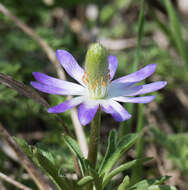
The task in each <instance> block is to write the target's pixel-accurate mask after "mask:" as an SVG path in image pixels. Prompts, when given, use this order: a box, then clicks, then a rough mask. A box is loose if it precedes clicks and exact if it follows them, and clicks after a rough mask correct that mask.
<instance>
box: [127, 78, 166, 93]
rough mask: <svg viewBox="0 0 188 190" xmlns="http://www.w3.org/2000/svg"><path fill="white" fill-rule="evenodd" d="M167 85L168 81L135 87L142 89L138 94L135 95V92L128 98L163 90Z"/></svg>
mask: <svg viewBox="0 0 188 190" xmlns="http://www.w3.org/2000/svg"><path fill="white" fill-rule="evenodd" d="M166 84H167V82H166V81H157V82H152V83H150V84H145V85H140V86H135V87H141V88H140V89H139V90H138V91H137V92H135V93H134V92H133V93H132V94H131V95H128V96H137V95H142V94H146V93H150V92H154V91H157V90H159V89H161V88H163V87H164V86H166ZM133 88H134V87H133ZM125 96H126V95H125Z"/></svg>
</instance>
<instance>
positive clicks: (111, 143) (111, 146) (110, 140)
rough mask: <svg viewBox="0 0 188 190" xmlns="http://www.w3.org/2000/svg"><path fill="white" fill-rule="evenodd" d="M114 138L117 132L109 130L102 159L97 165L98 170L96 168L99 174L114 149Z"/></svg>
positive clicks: (115, 138)
mask: <svg viewBox="0 0 188 190" xmlns="http://www.w3.org/2000/svg"><path fill="white" fill-rule="evenodd" d="M116 140H117V132H116V131H115V130H112V131H110V135H109V137H108V147H107V151H106V154H105V156H104V159H103V160H102V162H101V165H100V167H99V170H98V172H99V174H100V173H101V172H102V170H103V168H104V166H105V164H106V162H107V161H108V159H109V158H110V157H111V155H112V154H113V152H114V151H115V150H116Z"/></svg>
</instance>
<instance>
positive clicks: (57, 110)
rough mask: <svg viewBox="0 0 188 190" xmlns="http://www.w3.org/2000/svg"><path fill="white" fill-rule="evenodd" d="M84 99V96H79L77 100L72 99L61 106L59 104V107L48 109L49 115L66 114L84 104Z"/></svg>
mask: <svg viewBox="0 0 188 190" xmlns="http://www.w3.org/2000/svg"><path fill="white" fill-rule="evenodd" d="M83 100H84V98H83V96H79V97H76V98H72V99H71V100H67V101H65V102H63V103H61V104H58V105H57V106H54V107H52V108H49V109H48V113H61V112H65V111H67V110H69V109H71V108H73V107H75V106H77V105H79V104H81V103H82V102H83Z"/></svg>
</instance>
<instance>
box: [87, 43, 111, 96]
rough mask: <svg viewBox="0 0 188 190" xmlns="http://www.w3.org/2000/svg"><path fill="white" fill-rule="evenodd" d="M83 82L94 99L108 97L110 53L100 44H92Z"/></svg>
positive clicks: (88, 52) (88, 53)
mask: <svg viewBox="0 0 188 190" xmlns="http://www.w3.org/2000/svg"><path fill="white" fill-rule="evenodd" d="M85 71H86V73H85V75H84V77H83V81H84V82H85V84H86V85H87V86H88V90H89V95H90V97H91V98H94V99H101V98H103V97H105V96H106V92H107V85H108V82H109V69H108V52H107V50H106V49H105V48H104V47H103V46H102V45H101V44H99V43H94V44H92V45H91V46H90V47H89V49H88V51H87V54H86V62H85Z"/></svg>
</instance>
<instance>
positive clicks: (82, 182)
mask: <svg viewBox="0 0 188 190" xmlns="http://www.w3.org/2000/svg"><path fill="white" fill-rule="evenodd" d="M92 181H93V177H92V176H85V177H83V178H82V179H80V180H79V181H78V182H77V185H78V186H79V187H82V186H85V185H87V184H88V183H90V182H92Z"/></svg>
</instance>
